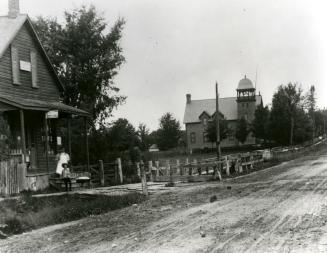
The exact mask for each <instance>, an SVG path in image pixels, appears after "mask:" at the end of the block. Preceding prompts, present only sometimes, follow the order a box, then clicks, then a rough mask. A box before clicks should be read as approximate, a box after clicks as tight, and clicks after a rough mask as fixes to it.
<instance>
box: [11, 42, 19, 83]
mask: <svg viewBox="0 0 327 253" xmlns="http://www.w3.org/2000/svg"><path fill="white" fill-rule="evenodd" d="M11 66H12V81H13V83H14V84H18V85H19V84H20V70H19V69H20V66H19V56H18V49H17V48H16V47H13V46H11Z"/></svg>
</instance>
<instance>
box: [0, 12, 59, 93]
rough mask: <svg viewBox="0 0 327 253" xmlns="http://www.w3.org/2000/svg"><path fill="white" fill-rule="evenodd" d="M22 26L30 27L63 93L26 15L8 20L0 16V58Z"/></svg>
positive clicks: (6, 17)
mask: <svg viewBox="0 0 327 253" xmlns="http://www.w3.org/2000/svg"><path fill="white" fill-rule="evenodd" d="M24 24H27V25H28V26H29V27H30V29H31V31H32V35H33V37H34V39H35V40H36V43H37V44H38V46H39V48H40V52H41V53H42V55H43V56H44V59H45V61H46V62H47V64H48V66H49V68H50V70H51V71H52V73H53V75H54V77H55V79H56V81H57V84H58V86H59V88H60V89H61V90H62V91H63V90H64V86H63V84H62V83H61V81H60V79H59V77H58V76H57V73H56V71H55V69H54V68H53V65H52V63H51V61H50V59H49V57H48V55H47V53H46V51H45V49H44V47H43V46H42V43H41V41H40V39H39V37H38V35H37V33H36V31H35V29H34V27H33V24H32V21H31V20H30V18H29V17H28V15H27V14H19V15H18V16H17V17H16V18H9V17H8V16H0V58H1V57H2V56H3V54H4V53H5V52H6V50H7V49H8V47H9V46H10V44H11V43H12V42H13V40H14V39H15V37H16V35H17V33H18V32H19V31H20V29H21V28H22V27H23V25H24Z"/></svg>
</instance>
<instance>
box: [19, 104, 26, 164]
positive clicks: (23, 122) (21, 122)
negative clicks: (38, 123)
mask: <svg viewBox="0 0 327 253" xmlns="http://www.w3.org/2000/svg"><path fill="white" fill-rule="evenodd" d="M19 116H20V131H21V138H22V142H21V143H22V153H23V163H25V162H26V141H25V119H24V111H23V110H19Z"/></svg>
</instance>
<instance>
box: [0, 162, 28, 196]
mask: <svg viewBox="0 0 327 253" xmlns="http://www.w3.org/2000/svg"><path fill="white" fill-rule="evenodd" d="M26 175H27V168H26V164H23V163H20V161H19V160H18V159H16V158H9V159H7V160H4V161H1V162H0V195H13V194H18V193H20V192H21V191H23V190H26V189H27V180H26Z"/></svg>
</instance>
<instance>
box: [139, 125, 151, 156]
mask: <svg viewBox="0 0 327 253" xmlns="http://www.w3.org/2000/svg"><path fill="white" fill-rule="evenodd" d="M149 133H150V130H149V128H147V126H146V125H145V124H143V123H140V124H139V126H138V129H137V135H138V138H139V140H140V149H141V150H142V151H145V150H147V149H148V148H149V146H150V143H149Z"/></svg>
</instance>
